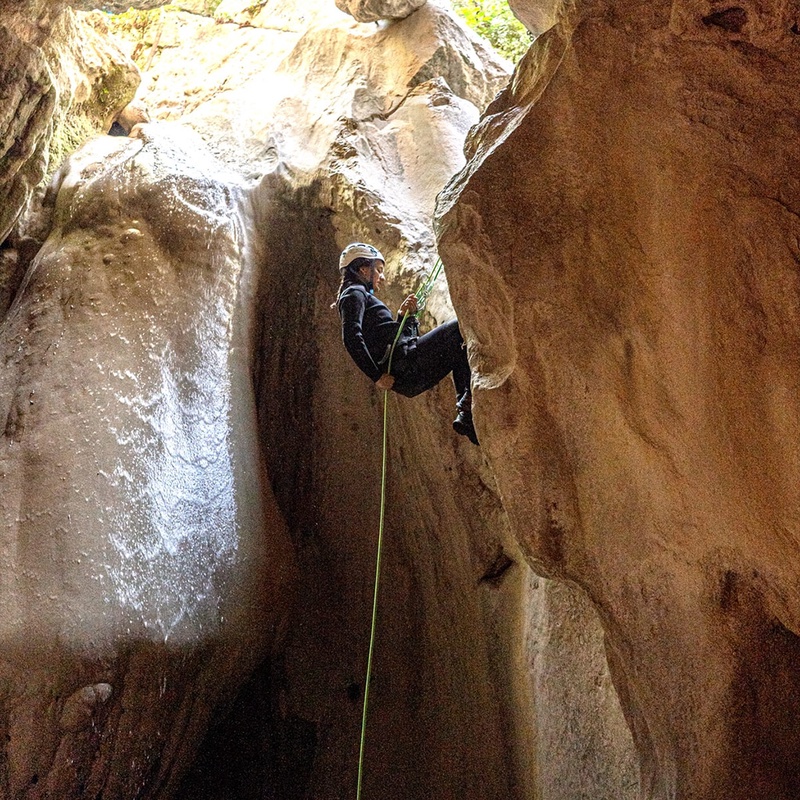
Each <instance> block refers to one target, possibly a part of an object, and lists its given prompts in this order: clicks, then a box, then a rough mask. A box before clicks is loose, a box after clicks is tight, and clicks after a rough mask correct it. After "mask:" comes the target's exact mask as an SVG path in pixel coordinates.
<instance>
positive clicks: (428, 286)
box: [356, 258, 442, 800]
mask: <svg viewBox="0 0 800 800" xmlns="http://www.w3.org/2000/svg"><path fill="white" fill-rule="evenodd" d="M441 271H442V259H441V258H437V259H436V264H435V265H434V267H433V270H432V271H431V274H430V275H428V277H427V278H426V279H425V281H424V282H423V284H422V286H420V288H419V289H417V291H416V292H415V293H414V294H415V295H416V298H417V313H419V312H420V311H422V310H423V309H424V308H425V305H426V303H427V302H428V297H429V296H430V293H431V291H432V290H433V285H434V283H435V282H436V279H437V278H438V277H439V274H440V273H441ZM407 319H408V311H406V312H405V314H403V318H402V319H401V320H400V325H399V326H398V328H397V335H396V336H395V337H394V341H393V342H392V348H391V350H390V351H389V362H388V364H387V367H386V372H387V373H388V374H389V375H391V374H392V358H393V356H394V349H395V347H396V346H397V343H398V341H400V334H401V333H402V332H403V328H404V326H405V324H406V320H407ZM388 436H389V390H388V389H386V390H384V392H383V454H382V457H381V510H380V520H379V522H378V554H377V556H376V559H375V586H374V589H373V593H372V624H371V627H370V634H369V654H368V656H367V677H366V680H365V681H364V706H363V710H362V713H361V744H360V746H359V750H358V786H357V789H356V800H361V786H362V779H363V776H364V746H365V743H366V739H367V708H368V703H369V686H370V681H371V679H372V659H373V656H374V654H375V631H376V628H377V620H378V587H379V585H380V579H381V556H382V554H383V528H384V518H385V512H386V456H387V451H388V446H387V445H388Z"/></svg>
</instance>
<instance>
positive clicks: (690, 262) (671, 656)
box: [438, 2, 800, 800]
mask: <svg viewBox="0 0 800 800" xmlns="http://www.w3.org/2000/svg"><path fill="white" fill-rule="evenodd" d="M536 5H537V6H538V5H540V4H536ZM798 58H799V55H798V50H797V20H796V12H794V11H790V10H789V8H788V6H787V5H786V4H784V3H742V4H739V7H737V8H735V9H733V8H731V9H727V8H722V7H720V8H716V7H712V4H708V3H695V2H680V3H671V2H653V3H649V4H642V3H639V2H623V3H614V4H608V3H606V2H585V3H580V4H569V5H568V13H564V14H562V15H561V17H560V21H559V24H558V25H556V26H555V27H553V28H551V29H550V30H548V31H547V32H546V33H544V34H543V35H542V36H540V37H539V38H538V39H537V41H536V43H535V44H534V45H533V48H532V50H531V52H530V53H529V54H528V55H527V56H526V57H525V58H524V59H523V61H522V62H521V64H520V65H519V67H518V70H517V73H516V76H515V80H514V83H513V86H512V87H511V88H509V89H508V90H507V91H506V92H504V93H503V95H501V97H500V98H499V99H498V101H497V102H495V103H494V104H492V105H491V106H490V107H489V109H487V112H486V114H485V117H484V119H483V121H482V123H481V125H480V126H479V127H478V128H477V129H476V130H475V132H474V133H473V135H472V137H471V141H470V143H469V144H468V158H469V160H468V164H467V166H466V167H465V168H464V170H462V172H461V173H460V174H459V175H458V176H457V177H456V178H455V179H454V181H453V182H452V183H451V184H450V186H449V188H448V189H447V191H446V192H445V193H444V194H443V195H442V196H441V199H440V204H439V208H438V213H439V215H440V240H439V244H440V252H441V254H442V256H443V258H444V263H445V267H446V269H447V270H448V278H449V280H450V284H451V291H452V297H453V302H454V305H455V308H456V309H457V311H458V312H459V317H460V319H461V321H462V325H463V327H464V328H465V330H466V332H467V335H468V339H469V349H470V356H471V360H472V363H473V364H474V365H475V368H476V370H477V373H478V383H479V386H480V387H481V388H479V389H478V391H477V392H476V395H475V414H476V424H477V427H478V430H479V434H480V437H481V441H482V443H483V450H484V452H485V453H486V455H487V456H488V458H489V460H490V462H491V464H492V467H493V471H494V474H495V475H496V477H497V480H498V485H499V488H500V491H501V493H502V496H503V498H504V507H505V508H506V509H507V511H508V513H509V515H510V520H511V524H512V527H513V528H514V530H515V531H516V535H517V538H518V540H519V542H520V545H521V547H522V548H523V550H524V551H525V552H526V553H527V556H528V560H529V563H530V564H531V565H532V566H533V567H534V568H535V569H536V571H537V572H539V573H540V574H544V575H548V576H550V577H551V578H553V579H556V580H559V581H564V582H567V583H568V584H569V585H571V586H577V587H581V590H582V591H584V592H585V594H586V596H587V597H588V598H590V599H591V602H592V603H593V605H594V607H595V608H596V609H597V611H598V614H599V618H600V620H601V621H602V625H603V629H604V632H605V641H606V649H607V651H608V656H609V663H610V666H611V672H612V676H613V680H614V684H615V686H616V688H617V691H618V694H619V697H620V699H621V701H622V705H623V708H624V710H625V715H626V718H627V720H628V722H629V724H630V726H631V730H632V732H633V736H634V741H635V743H636V748H637V752H638V758H639V762H640V766H641V770H642V787H643V789H642V796H644V797H647V798H650V799H651V800H666V799H667V798H686V799H688V798H692V800H712V798H713V799H714V800H717V799H718V798H726V800H745V798H754V797H763V798H767V797H769V798H771V800H789V798H792V797H797V796H798V794H799V793H800V776H799V775H798V771H797V764H798V762H799V761H800V736H798V728H797V725H796V724H795V721H796V718H797V715H798V711H800V709H799V708H798V703H799V702H800V701H799V700H798V698H800V668H799V667H798V664H800V658H799V657H800V595H798V585H797V579H796V578H797V572H798V569H800V564H798V556H797V553H798V549H797V547H796V540H797V537H798V526H797V519H798V510H800V498H798V489H797V487H798V486H799V485H800V468H799V467H798V463H799V461H798V454H797V446H796V442H797V440H798V438H800V401H799V400H798V398H800V380H799V379H798V376H799V375H800V364H799V363H798V353H799V352H800V339H799V338H798V331H800V324H799V323H800V311H799V310H798V303H797V291H796V290H797V260H798V249H797V241H798V210H799V209H800V187H799V186H798V178H797V176H798V174H800V142H799V140H798V136H797V130H798V123H800V105H799V104H798V98H797V94H796V91H795V77H796V75H797V70H798V67H800V63H798ZM553 796H558V797H562V796H563V797H565V798H566V797H567V796H569V797H575V796H576V795H568V794H565V795H553Z"/></svg>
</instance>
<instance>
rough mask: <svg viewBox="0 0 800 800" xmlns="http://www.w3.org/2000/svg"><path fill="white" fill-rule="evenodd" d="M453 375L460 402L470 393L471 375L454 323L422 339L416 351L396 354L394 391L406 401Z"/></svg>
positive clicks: (458, 332)
mask: <svg viewBox="0 0 800 800" xmlns="http://www.w3.org/2000/svg"><path fill="white" fill-rule="evenodd" d="M398 349H400V348H398ZM451 372H452V373H453V383H454V384H455V387H456V399H457V400H458V401H460V400H461V399H462V398H463V397H464V395H465V394H466V393H467V392H468V391H469V388H470V379H471V377H472V374H471V372H470V369H469V361H467V350H466V348H465V347H464V339H463V338H462V337H461V331H460V330H459V329H458V320H455V319H454V320H452V321H451V322H445V323H444V325H440V326H439V327H438V328H434V329H433V330H432V331H430V332H429V333H426V334H425V335H424V336H420V337H419V339H417V341H416V347H415V346H414V345H413V344H411V346H410V347H403V348H402V349H401V350H400V353H397V352H395V356H394V358H393V359H392V374H394V375H395V382H394V387H393V389H394V391H395V392H397V393H398V394H402V395H405V396H406V397H416V396H417V395H418V394H422V392H427V391H428V389H433V387H434V386H436V384H437V383H439V381H441V380H442V378H445V377H447V375H448V374H449V373H451Z"/></svg>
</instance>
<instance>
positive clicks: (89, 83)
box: [0, 3, 139, 241]
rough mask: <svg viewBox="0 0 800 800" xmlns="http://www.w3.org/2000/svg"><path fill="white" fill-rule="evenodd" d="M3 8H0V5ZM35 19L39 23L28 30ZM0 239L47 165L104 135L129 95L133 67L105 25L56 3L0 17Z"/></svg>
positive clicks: (18, 6) (132, 88)
mask: <svg viewBox="0 0 800 800" xmlns="http://www.w3.org/2000/svg"><path fill="white" fill-rule="evenodd" d="M0 8H2V7H0ZM37 14H38V15H39V17H38V20H39V24H32V22H33V21H35V20H36V19H37V17H36V15H37ZM0 20H2V21H0V81H1V82H2V85H3V86H4V87H7V94H6V96H5V98H6V99H5V102H4V103H3V104H2V109H1V110H0V131H3V139H2V141H3V142H4V144H3V145H2V148H1V149H0V154H2V155H0V158H2V161H0V197H2V200H3V202H2V204H0V241H2V240H4V239H5V238H6V236H7V235H8V233H9V231H10V230H11V228H12V226H13V225H14V223H15V221H16V220H17V218H18V217H19V215H20V213H23V212H25V211H26V209H27V207H28V204H29V202H30V200H31V197H32V196H33V193H34V191H35V189H36V187H37V186H38V185H39V184H40V182H41V181H42V180H43V179H44V178H45V176H46V175H47V174H48V171H50V172H52V171H54V169H55V167H53V168H51V166H50V165H51V164H55V165H56V166H57V165H58V164H60V163H61V160H62V159H63V158H64V156H65V155H66V154H67V153H69V152H71V151H72V150H74V149H75V148H76V147H78V146H79V145H81V144H82V143H83V142H85V141H86V140H87V139H88V138H90V137H91V136H94V135H95V134H97V133H99V132H100V131H106V130H108V128H109V127H110V125H111V120H112V119H113V118H114V116H116V114H117V113H118V112H119V111H120V109H122V108H123V107H124V106H125V105H126V103H127V102H128V101H129V100H130V99H131V98H132V97H133V94H134V92H135V90H136V86H137V85H138V82H139V78H138V74H137V71H136V68H135V66H134V65H133V64H132V63H131V62H130V61H128V60H127V59H126V58H125V57H124V56H123V54H122V53H121V52H120V51H119V49H118V48H117V47H116V46H115V45H114V43H113V42H111V41H110V40H109V38H108V35H107V30H105V29H104V27H103V20H102V19H101V18H99V17H97V16H95V15H90V16H89V17H87V18H85V19H84V18H81V19H78V18H76V17H75V16H74V14H73V13H72V12H71V11H69V10H67V11H63V7H62V6H60V5H59V4H58V3H55V4H52V5H51V6H50V7H49V8H48V9H46V10H45V9H43V8H41V4H35V3H29V4H15V5H13V6H11V7H9V8H7V9H5V10H3V16H2V17H0Z"/></svg>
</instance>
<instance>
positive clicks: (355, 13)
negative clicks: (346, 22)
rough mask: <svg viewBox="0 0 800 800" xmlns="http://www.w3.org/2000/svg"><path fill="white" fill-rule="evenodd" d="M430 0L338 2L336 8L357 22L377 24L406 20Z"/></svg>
mask: <svg viewBox="0 0 800 800" xmlns="http://www.w3.org/2000/svg"><path fill="white" fill-rule="evenodd" d="M427 2H428V0H336V8H338V9H339V10H340V11H344V13H345V14H349V15H350V16H351V17H353V18H354V19H355V20H356V21H357V22H377V21H378V20H381V19H405V18H406V17H407V16H409V14H413V13H414V12H415V11H416V10H417V9H418V8H421V7H422V6H424V5H425V3H427Z"/></svg>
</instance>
